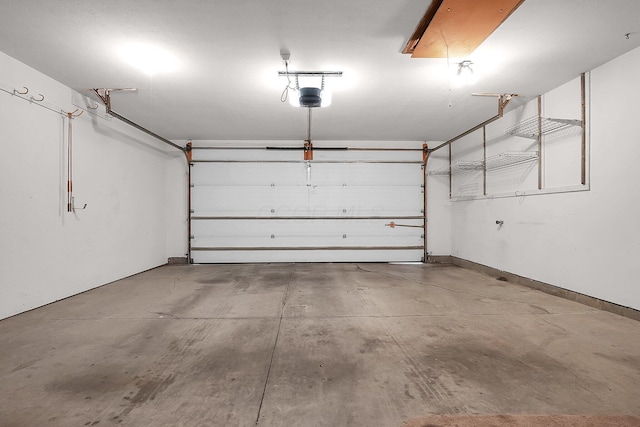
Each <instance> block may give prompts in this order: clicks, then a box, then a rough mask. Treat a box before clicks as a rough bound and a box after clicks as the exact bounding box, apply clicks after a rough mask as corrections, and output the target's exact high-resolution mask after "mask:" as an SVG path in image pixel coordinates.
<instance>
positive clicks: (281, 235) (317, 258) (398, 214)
mask: <svg viewBox="0 0 640 427" xmlns="http://www.w3.org/2000/svg"><path fill="white" fill-rule="evenodd" d="M250 151H251V153H252V154H251V155H252V156H255V155H256V153H257V152H255V151H252V150H250ZM205 152H206V151H205ZM267 152H268V154H266V153H267ZM274 153H278V150H266V151H265V152H264V153H262V154H264V156H263V157H260V158H259V159H254V160H249V159H248V157H247V151H241V152H239V153H238V156H237V157H236V158H234V156H233V152H232V150H224V152H223V153H222V154H223V156H222V157H224V158H225V159H226V160H221V158H220V156H219V155H220V154H221V153H218V157H215V156H214V155H213V154H212V152H206V156H205V157H206V158H204V159H203V158H202V157H199V155H200V153H199V152H198V151H195V152H194V166H193V167H192V173H191V178H192V181H191V182H192V189H191V197H192V198H191V209H192V215H191V234H192V239H191V249H192V259H193V262H291V261H297V262H303V261H304V262H323V261H372V262H373V261H420V260H421V259H422V257H423V255H424V228H423V225H424V216H423V215H424V214H423V209H424V193H423V190H424V189H423V183H424V181H423V179H424V170H423V169H422V165H421V164H417V163H416V161H415V160H406V162H405V163H400V162H402V161H405V160H404V159H403V160H385V159H386V158H388V157H393V158H401V156H399V155H395V154H394V156H387V154H389V153H385V152H376V153H375V156H371V153H368V152H367V154H368V155H369V157H368V158H367V159H366V160H364V161H360V160H358V159H359V158H362V156H361V155H358V153H355V154H354V153H349V155H348V156H346V155H344V153H342V155H341V152H340V151H335V152H331V157H330V158H331V159H335V160H327V159H328V158H329V157H328V156H324V157H323V156H319V158H320V159H323V160H313V161H301V160H297V161H296V160H292V158H293V155H292V151H287V150H284V151H282V152H281V153H280V156H281V157H280V159H282V161H279V160H277V159H278V157H277V155H276V154H274ZM294 153H295V152H294ZM300 154H301V153H300V152H297V153H295V155H296V156H297V157H296V158H298V159H299V156H300ZM401 154H402V156H405V157H407V156H408V154H407V153H401ZM323 155H324V152H323ZM412 155H414V156H415V155H416V154H415V153H413V154H412ZM341 156H342V157H341ZM374 157H375V158H376V159H377V160H371V158H374ZM418 157H420V158H421V153H418ZM199 159H200V160H207V161H202V162H201V161H199ZM214 159H215V160H214ZM211 160H214V161H211ZM296 218H299V219H296ZM391 222H395V223H396V224H398V225H400V226H398V227H395V228H392V227H390V226H389V224H390V223H391Z"/></svg>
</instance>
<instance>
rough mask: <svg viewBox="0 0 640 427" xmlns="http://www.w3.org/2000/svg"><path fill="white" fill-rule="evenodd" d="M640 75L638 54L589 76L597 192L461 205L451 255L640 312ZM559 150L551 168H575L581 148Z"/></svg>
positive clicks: (455, 212)
mask: <svg viewBox="0 0 640 427" xmlns="http://www.w3.org/2000/svg"><path fill="white" fill-rule="evenodd" d="M639 71H640V49H635V50H633V51H631V52H629V53H627V54H625V55H623V56H621V57H619V58H617V59H615V60H613V61H611V62H609V63H607V64H605V65H603V66H601V67H599V68H597V69H595V70H593V71H592V72H591V73H590V91H588V92H590V117H589V118H588V120H587V124H588V127H589V129H588V131H590V138H589V139H590V190H589V191H581V192H573V193H557V194H542V195H531V196H526V197H510V198H478V199H476V200H466V201H465V200H462V201H456V202H452V203H451V205H452V251H451V253H452V255H454V256H456V257H459V258H463V259H467V260H470V261H474V262H477V263H480V264H484V265H488V266H491V267H494V268H497V269H500V270H503V271H507V272H510V273H514V274H517V275H520V276H524V277H527V278H531V279H535V280H538V281H542V282H546V283H550V284H553V285H556V286H559V287H562V288H565V289H569V290H572V291H575V292H579V293H582V294H586V295H590V296H593V297H596V298H600V299H603V300H606V301H610V302H613V303H617V304H620V305H623V306H626V307H632V308H635V309H640V287H639V286H638V280H639V277H640V263H639V262H638V260H637V257H638V256H639V255H640V197H638V195H637V188H638V187H637V183H638V182H640V168H639V167H638V165H637V163H636V160H637V159H638V158H640V138H639V137H638V135H640V121H639V120H638V107H637V95H638V94H640V81H639V79H638V77H637V76H638V72H639ZM561 89H562V90H564V89H563V88H561ZM562 90H560V92H562ZM554 93H558V92H557V91H556V92H554ZM550 98H554V96H553V94H550V96H549V97H548V99H550ZM550 115H551V116H552V117H553V113H550ZM569 140H570V142H569V144H573V145H574V147H575V141H574V140H572V139H571V138H569ZM550 147H551V148H550V149H549V150H547V152H546V155H547V160H548V162H549V163H547V165H548V167H550V168H556V169H557V168H558V165H562V164H566V165H568V166H567V167H570V168H572V169H574V170H575V168H576V166H575V165H576V162H575V156H574V155H573V154H571V155H570V156H569V154H568V153H574V152H575V149H569V150H566V151H564V152H563V151H562V148H560V149H558V150H556V151H558V152H555V153H554V151H552V150H555V148H553V147H552V146H550ZM458 150H462V151H463V150H464V148H458ZM488 150H489V148H488ZM458 154H461V155H463V154H464V152H459V153H458ZM563 156H565V157H563ZM567 156H568V157H567ZM454 157H455V156H454ZM454 160H455V158H454ZM546 172H549V171H546ZM547 175H548V173H547ZM573 175H575V173H572V176H573ZM558 176H559V175H557V174H555V175H553V176H547V177H546V179H545V183H546V184H548V185H552V184H554V179H556V181H557V180H558V178H557V177H558ZM531 182H536V180H534V181H531V180H530V179H529V177H528V175H527V177H526V179H523V181H522V183H515V184H514V183H511V184H514V185H516V186H517V185H518V184H522V185H524V186H526V187H527V188H529V187H530V186H531ZM566 182H567V178H566V177H562V176H560V178H559V183H566ZM533 192H535V191H533ZM441 203H444V204H446V203H448V201H447V200H446V199H441ZM498 219H500V220H503V221H504V226H503V227H501V228H500V227H498V226H496V223H495V221H496V220H498Z"/></svg>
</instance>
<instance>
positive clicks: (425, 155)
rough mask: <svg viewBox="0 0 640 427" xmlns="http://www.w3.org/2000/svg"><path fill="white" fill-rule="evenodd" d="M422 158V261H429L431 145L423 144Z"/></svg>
mask: <svg viewBox="0 0 640 427" xmlns="http://www.w3.org/2000/svg"><path fill="white" fill-rule="evenodd" d="M422 153H423V154H422V160H423V162H424V167H423V168H422V186H423V188H424V192H423V195H424V198H423V200H422V211H423V212H424V219H423V222H422V226H423V228H424V242H423V244H424V258H423V261H422V262H428V261H429V251H428V249H427V234H428V233H427V223H428V219H427V206H428V204H427V161H428V160H429V147H428V146H427V144H422Z"/></svg>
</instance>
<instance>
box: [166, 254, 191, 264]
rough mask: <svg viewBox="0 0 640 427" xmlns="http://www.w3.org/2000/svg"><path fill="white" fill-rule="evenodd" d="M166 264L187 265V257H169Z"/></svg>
mask: <svg viewBox="0 0 640 427" xmlns="http://www.w3.org/2000/svg"><path fill="white" fill-rule="evenodd" d="M167 264H171V265H173V264H188V262H187V257H186V256H185V257H170V258H169V259H168V261H167Z"/></svg>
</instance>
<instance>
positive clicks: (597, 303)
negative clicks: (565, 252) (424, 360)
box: [429, 256, 640, 321]
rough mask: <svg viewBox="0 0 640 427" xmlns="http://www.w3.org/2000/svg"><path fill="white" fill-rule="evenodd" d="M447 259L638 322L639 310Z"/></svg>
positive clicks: (481, 265)
mask: <svg viewBox="0 0 640 427" xmlns="http://www.w3.org/2000/svg"><path fill="white" fill-rule="evenodd" d="M429 258H431V257H429ZM449 258H450V262H451V264H453V265H457V266H459V267H464V268H468V269H470V270H474V271H478V272H480V273H484V274H486V275H488V276H491V277H495V278H496V279H500V280H505V281H507V282H511V283H516V284H518V285H522V286H526V287H528V288H532V289H537V290H539V291H541V292H544V293H546V294H550V295H554V296H557V297H560V298H564V299H567V300H570V301H575V302H578V303H580V304H584V305H586V306H589V307H593V308H597V309H598V310H603V311H608V312H610V313H614V314H618V315H620V316H624V317H628V318H630V319H633V320H638V321H640V310H636V309H633V308H630V307H625V306H622V305H618V304H615V303H612V302H609V301H605V300H601V299H599V298H595V297H591V296H589V295H585V294H581V293H579V292H575V291H570V290H567V289H563V288H560V287H558V286H555V285H551V284H549V283H544V282H539V281H537V280H533V279H529V278H526V277H522V276H518V275H517V274H513V273H509V272H506V271H501V270H498V269H496V268H493V267H489V266H486V265H483V264H478V263H476V262H473V261H468V260H466V259H462V258H457V257H454V256H451V257H449Z"/></svg>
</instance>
